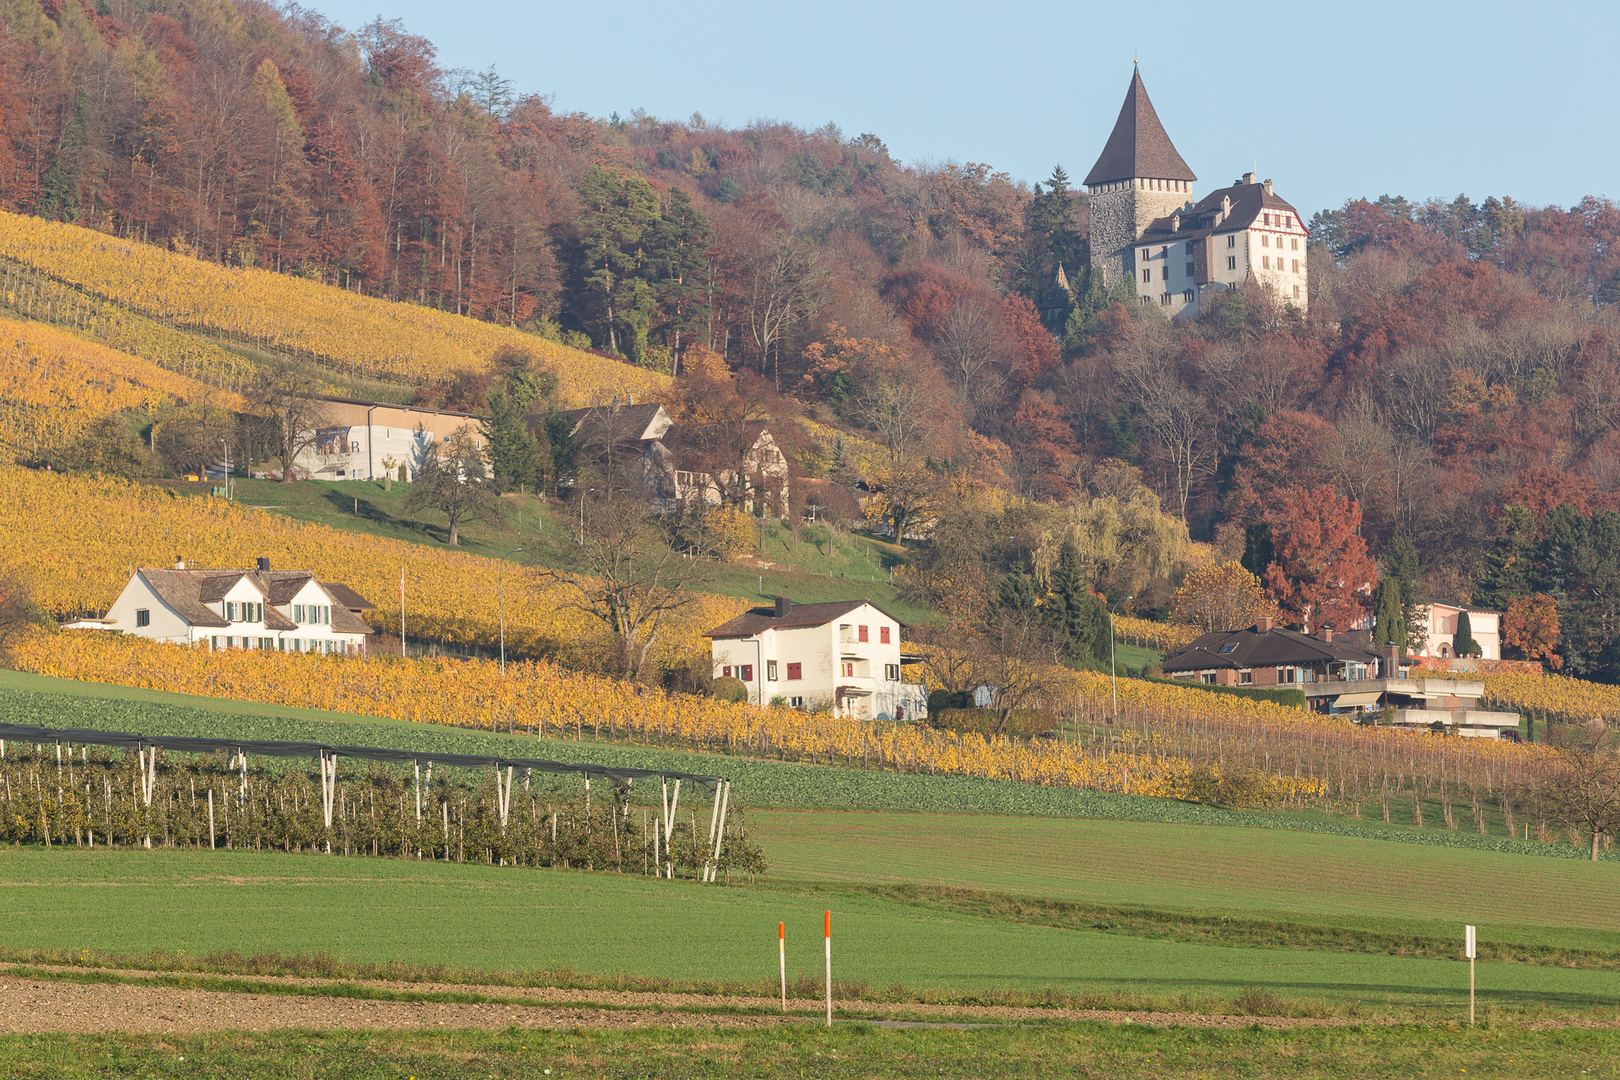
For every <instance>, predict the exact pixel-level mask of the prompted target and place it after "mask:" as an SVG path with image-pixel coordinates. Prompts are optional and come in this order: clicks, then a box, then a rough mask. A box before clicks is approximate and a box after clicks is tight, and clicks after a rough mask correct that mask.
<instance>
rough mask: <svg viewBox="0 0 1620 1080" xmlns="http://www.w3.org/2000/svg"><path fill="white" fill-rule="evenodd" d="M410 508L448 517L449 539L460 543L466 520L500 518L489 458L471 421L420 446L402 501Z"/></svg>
mask: <svg viewBox="0 0 1620 1080" xmlns="http://www.w3.org/2000/svg"><path fill="white" fill-rule="evenodd" d="M405 506H406V509H408V510H411V511H413V512H414V511H418V510H431V511H436V512H438V513H441V514H443V515H444V516H445V518H446V519H447V520H448V525H449V537H448V539H449V543H450V546H451V547H455V546H457V545H459V544H460V543H461V526H462V525H464V524H466V523H467V522H469V521H496V520H499V518H500V513H501V503H500V494H499V491H498V489H497V487H496V482H495V480H494V479H493V478H492V477H491V476H490V475H489V461H488V458H487V456H486V455H485V453H484V448H483V445H482V443H481V440H480V436H479V434H478V432H477V431H476V430H474V428H473V426H472V425H471V424H463V425H461V426H460V427H459V428H457V429H456V430H455V431H452V432H451V433H450V434H449V435H447V436H445V437H444V438H443V439H442V440H440V441H439V442H433V443H428V444H427V445H426V446H425V447H423V449H422V464H421V466H420V467H419V468H418V469H417V470H416V477H415V480H414V482H413V483H412V485H411V494H410V497H409V498H408V499H406V501H405Z"/></svg>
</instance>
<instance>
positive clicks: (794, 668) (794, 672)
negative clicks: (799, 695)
mask: <svg viewBox="0 0 1620 1080" xmlns="http://www.w3.org/2000/svg"><path fill="white" fill-rule="evenodd" d="M788 678H790V679H802V678H804V665H803V664H789V665H788Z"/></svg>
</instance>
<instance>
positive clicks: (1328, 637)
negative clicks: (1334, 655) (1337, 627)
mask: <svg viewBox="0 0 1620 1080" xmlns="http://www.w3.org/2000/svg"><path fill="white" fill-rule="evenodd" d="M1317 637H1319V638H1321V639H1322V640H1323V641H1332V640H1333V627H1332V626H1330V625H1328V624H1327V623H1323V624H1322V632H1321V633H1320V634H1318V635H1317Z"/></svg>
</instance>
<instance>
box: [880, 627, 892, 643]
mask: <svg viewBox="0 0 1620 1080" xmlns="http://www.w3.org/2000/svg"><path fill="white" fill-rule="evenodd" d="M878 641H879V642H881V643H882V644H884V645H887V644H888V643H889V628H888V627H887V626H880V627H878Z"/></svg>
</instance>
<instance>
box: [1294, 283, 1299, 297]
mask: <svg viewBox="0 0 1620 1080" xmlns="http://www.w3.org/2000/svg"><path fill="white" fill-rule="evenodd" d="M1294 299H1295V300H1298V299H1299V286H1298V285H1295V286H1294Z"/></svg>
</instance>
